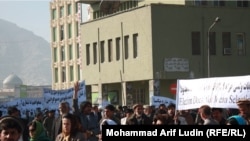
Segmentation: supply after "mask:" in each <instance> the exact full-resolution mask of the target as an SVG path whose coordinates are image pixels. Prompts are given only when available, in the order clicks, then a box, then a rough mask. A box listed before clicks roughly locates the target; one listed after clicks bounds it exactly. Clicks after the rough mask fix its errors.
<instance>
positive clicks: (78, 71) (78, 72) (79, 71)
mask: <svg viewBox="0 0 250 141" xmlns="http://www.w3.org/2000/svg"><path fill="white" fill-rule="evenodd" d="M77 80H81V66H80V65H77Z"/></svg>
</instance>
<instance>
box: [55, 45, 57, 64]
mask: <svg viewBox="0 0 250 141" xmlns="http://www.w3.org/2000/svg"><path fill="white" fill-rule="evenodd" d="M54 62H57V47H55V48H54Z"/></svg>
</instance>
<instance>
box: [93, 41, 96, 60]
mask: <svg viewBox="0 0 250 141" xmlns="http://www.w3.org/2000/svg"><path fill="white" fill-rule="evenodd" d="M93 59H94V60H93V62H94V64H96V63H97V43H93Z"/></svg>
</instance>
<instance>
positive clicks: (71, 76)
mask: <svg viewBox="0 0 250 141" xmlns="http://www.w3.org/2000/svg"><path fill="white" fill-rule="evenodd" d="M69 72H70V81H73V80H74V67H73V66H70V67H69Z"/></svg>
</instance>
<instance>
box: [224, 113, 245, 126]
mask: <svg viewBox="0 0 250 141" xmlns="http://www.w3.org/2000/svg"><path fill="white" fill-rule="evenodd" d="M226 125H247V121H246V120H245V119H244V118H243V117H242V116H240V115H233V116H230V117H229V118H228V119H227V120H226Z"/></svg>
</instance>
